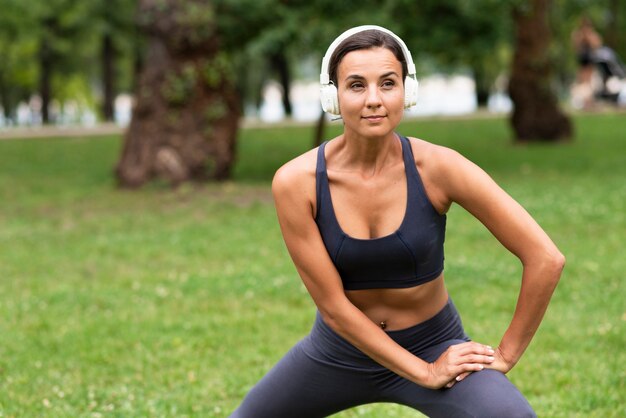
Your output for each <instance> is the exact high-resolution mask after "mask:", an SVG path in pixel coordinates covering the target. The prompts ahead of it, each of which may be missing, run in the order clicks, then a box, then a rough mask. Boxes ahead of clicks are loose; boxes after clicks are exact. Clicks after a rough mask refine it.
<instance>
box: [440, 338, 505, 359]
mask: <svg viewBox="0 0 626 418" xmlns="http://www.w3.org/2000/svg"><path fill="white" fill-rule="evenodd" d="M449 350H451V351H456V352H457V353H458V354H460V355H467V354H482V355H488V356H493V355H494V354H495V351H494V349H493V348H491V347H490V346H488V345H484V344H480V343H477V342H474V341H470V342H466V343H461V344H456V345H451V346H450V347H449Z"/></svg>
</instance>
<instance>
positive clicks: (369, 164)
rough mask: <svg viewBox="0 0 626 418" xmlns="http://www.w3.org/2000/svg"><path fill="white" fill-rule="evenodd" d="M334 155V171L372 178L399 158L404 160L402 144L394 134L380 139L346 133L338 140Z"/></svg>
mask: <svg viewBox="0 0 626 418" xmlns="http://www.w3.org/2000/svg"><path fill="white" fill-rule="evenodd" d="M333 154H334V155H333V158H332V160H333V164H332V165H333V169H335V170H338V171H352V172H354V171H357V172H360V173H361V175H362V176H364V177H371V176H374V175H376V174H377V173H379V172H380V171H382V170H383V169H384V168H385V167H386V166H387V165H389V164H393V160H394V159H395V158H397V156H399V157H400V158H402V144H400V142H399V141H398V138H397V136H396V134H395V133H393V132H391V133H389V134H388V135H386V136H384V137H378V138H373V137H371V138H365V137H362V136H357V135H350V134H348V133H344V134H343V135H341V136H339V137H338V138H337V141H336V145H335V150H334V152H333Z"/></svg>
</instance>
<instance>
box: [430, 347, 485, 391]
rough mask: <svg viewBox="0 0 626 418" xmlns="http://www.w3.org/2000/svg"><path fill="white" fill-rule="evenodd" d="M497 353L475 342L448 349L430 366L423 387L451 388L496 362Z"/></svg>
mask: <svg viewBox="0 0 626 418" xmlns="http://www.w3.org/2000/svg"><path fill="white" fill-rule="evenodd" d="M494 354H495V351H494V350H493V348H491V347H490V346H488V345H483V344H480V343H477V342H474V341H470V342H466V343H461V344H455V345H451V346H450V347H448V349H447V350H446V351H444V352H443V354H441V356H439V358H438V359H437V360H435V362H433V363H429V364H428V378H427V381H426V382H425V384H423V385H422V386H424V387H427V388H429V389H441V388H443V387H446V388H451V387H452V386H454V384H455V383H456V382H460V381H461V380H463V379H464V378H465V377H467V376H468V375H469V374H470V373H472V372H477V371H480V370H483V369H484V368H485V366H486V365H489V364H491V363H492V362H493V361H494V360H495V357H494Z"/></svg>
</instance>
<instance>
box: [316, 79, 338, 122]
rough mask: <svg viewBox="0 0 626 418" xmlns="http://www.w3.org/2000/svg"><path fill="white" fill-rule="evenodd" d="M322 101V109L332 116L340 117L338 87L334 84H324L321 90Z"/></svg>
mask: <svg viewBox="0 0 626 418" xmlns="http://www.w3.org/2000/svg"><path fill="white" fill-rule="evenodd" d="M320 101H321V102H322V109H324V112H328V113H330V114H332V115H339V114H340V112H339V99H338V97H337V87H335V85H334V84H324V85H322V87H321V88H320Z"/></svg>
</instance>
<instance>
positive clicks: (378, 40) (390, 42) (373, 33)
mask: <svg viewBox="0 0 626 418" xmlns="http://www.w3.org/2000/svg"><path fill="white" fill-rule="evenodd" d="M372 48H386V49H388V50H390V51H391V52H393V55H394V56H395V57H396V58H397V59H398V61H400V63H401V64H402V80H403V81H404V78H405V77H406V74H407V72H408V70H407V64H406V58H405V57H404V52H403V51H402V47H401V46H400V44H399V43H398V41H396V40H395V39H394V38H393V36H391V35H389V34H387V33H385V32H381V31H379V30H376V29H368V30H365V31H363V32H358V33H355V34H354V35H352V36H350V37H348V38H346V39H344V40H343V41H342V42H341V43H340V44H339V46H338V47H337V48H336V49H335V50H334V51H333V54H332V55H331V57H330V62H329V64H328V75H329V77H330V80H331V81H332V82H333V84H335V86H336V85H337V69H338V68H339V64H340V63H341V60H343V57H345V56H346V54H347V53H348V52H352V51H358V50H361V49H372Z"/></svg>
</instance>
